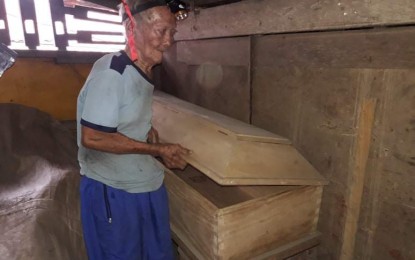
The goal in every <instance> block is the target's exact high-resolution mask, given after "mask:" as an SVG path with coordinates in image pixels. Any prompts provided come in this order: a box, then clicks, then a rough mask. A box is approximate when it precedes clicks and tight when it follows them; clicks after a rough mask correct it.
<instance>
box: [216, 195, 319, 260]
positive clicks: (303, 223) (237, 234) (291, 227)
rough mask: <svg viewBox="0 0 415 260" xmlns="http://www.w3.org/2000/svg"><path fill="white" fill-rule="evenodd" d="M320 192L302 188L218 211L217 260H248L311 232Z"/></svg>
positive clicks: (316, 215)
mask: <svg viewBox="0 0 415 260" xmlns="http://www.w3.org/2000/svg"><path fill="white" fill-rule="evenodd" d="M321 192H322V190H321V187H319V188H317V189H316V187H303V188H302V189H296V190H293V191H289V192H286V193H284V194H281V195H280V196H272V197H271V196H268V197H262V198H258V200H257V202H254V201H252V202H251V203H245V204H239V205H235V206H233V207H229V208H226V209H222V210H221V211H220V213H219V223H218V224H219V226H218V230H219V234H220V236H219V238H218V242H219V251H220V252H222V253H221V254H220V255H221V258H220V259H249V258H250V257H252V256H255V255H258V253H259V252H261V251H264V248H277V247H278V246H282V245H284V244H285V243H289V242H290V241H294V240H296V239H298V238H300V237H301V236H303V235H304V234H310V233H313V232H315V231H316V230H315V224H316V221H317V218H318V208H319V205H320V197H321ZM310 216H314V217H310ZM241 223H243V225H241ZM253 234H255V235H253ZM225 241H226V242H227V243H226V244H224V243H225ZM229 241H234V242H233V243H231V244H230V243H229Z"/></svg>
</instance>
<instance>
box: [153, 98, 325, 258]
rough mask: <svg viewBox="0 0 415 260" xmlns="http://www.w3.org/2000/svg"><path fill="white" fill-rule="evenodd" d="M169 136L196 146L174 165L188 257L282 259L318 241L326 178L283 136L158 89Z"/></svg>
mask: <svg viewBox="0 0 415 260" xmlns="http://www.w3.org/2000/svg"><path fill="white" fill-rule="evenodd" d="M153 113H154V114H153V125H154V127H155V128H156V129H157V130H158V131H159V135H160V138H161V140H162V141H163V142H169V143H179V144H181V145H183V146H184V147H187V148H189V149H190V150H192V154H191V155H189V156H188V157H187V158H186V160H187V162H188V163H189V164H190V166H188V167H187V168H186V169H185V170H184V171H175V172H172V171H168V170H167V174H166V178H165V183H166V187H167V190H168V193H169V202H170V219H171V228H172V232H173V238H174V240H175V241H176V242H177V244H178V246H179V252H180V255H181V258H182V259H270V257H272V258H273V259H276V258H277V259H279V258H284V257H289V256H291V255H293V254H295V253H298V252H300V251H303V250H305V249H307V248H310V247H312V246H314V245H316V244H317V243H318V238H319V233H318V231H317V221H318V217H319V209H320V202H321V196H322V188H323V185H324V184H326V181H325V180H324V178H323V177H322V176H321V175H320V174H319V173H318V172H317V171H316V170H315V169H314V168H313V167H312V166H311V164H310V163H309V162H307V160H305V159H304V158H303V157H302V156H301V155H300V154H299V153H298V151H297V150H296V149H295V148H294V147H293V146H292V144H291V142H290V141H289V140H288V139H286V138H283V137H281V136H278V135H275V134H273V133H270V132H267V131H265V130H262V129H259V128H257V127H254V126H252V125H249V124H246V123H243V122H240V121H238V120H235V119H232V118H229V117H226V116H224V115H221V114H218V113H215V112H212V111H209V110H206V109H203V108H201V107H199V106H196V105H193V104H190V103H187V102H185V101H182V100H180V99H177V98H175V97H172V96H169V95H167V94H164V93H161V92H156V93H155V95H154V102H153Z"/></svg>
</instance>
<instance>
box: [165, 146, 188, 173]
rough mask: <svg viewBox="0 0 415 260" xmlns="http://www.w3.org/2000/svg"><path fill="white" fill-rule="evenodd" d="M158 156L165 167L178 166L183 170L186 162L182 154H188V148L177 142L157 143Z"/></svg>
mask: <svg viewBox="0 0 415 260" xmlns="http://www.w3.org/2000/svg"><path fill="white" fill-rule="evenodd" d="M159 145H160V150H159V151H160V157H161V158H162V159H163V162H164V164H165V165H166V167H167V168H169V169H173V168H178V169H181V170H183V169H184V168H185V167H186V165H187V162H186V161H185V160H184V159H183V157H184V156H186V155H189V154H190V153H191V152H190V150H189V149H186V148H184V147H182V146H181V145H179V144H159Z"/></svg>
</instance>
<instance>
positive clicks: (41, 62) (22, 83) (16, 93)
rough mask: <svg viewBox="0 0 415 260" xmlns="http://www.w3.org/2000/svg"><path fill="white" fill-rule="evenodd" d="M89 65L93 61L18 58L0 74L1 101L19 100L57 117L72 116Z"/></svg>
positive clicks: (70, 117) (59, 118)
mask: <svg viewBox="0 0 415 260" xmlns="http://www.w3.org/2000/svg"><path fill="white" fill-rule="evenodd" d="M91 68H92V64H59V65H58V64H56V63H55V62H54V61H53V59H46V58H42V59H39V58H38V59H35V58H33V59H29V58H18V59H17V60H16V63H15V64H14V65H13V67H11V68H10V69H9V70H7V71H6V72H5V73H4V74H3V76H2V77H1V78H0V103H17V104H22V105H26V106H30V107H35V108H37V109H39V110H42V111H44V112H47V113H49V114H51V115H52V116H54V117H55V118H57V119H58V120H75V119H76V99H77V97H78V93H79V90H80V89H81V87H82V85H83V84H84V82H85V80H86V78H87V76H88V74H89V71H90V70H91Z"/></svg>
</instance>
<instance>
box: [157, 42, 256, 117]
mask: <svg viewBox="0 0 415 260" xmlns="http://www.w3.org/2000/svg"><path fill="white" fill-rule="evenodd" d="M249 46H250V41H249V38H248V37H244V38H237V39H225V40H224V41H211V40H209V41H206V40H203V41H195V42H191V43H177V46H176V45H175V46H173V47H172V48H170V49H169V51H168V52H167V53H165V56H164V61H163V64H162V78H163V84H162V90H163V91H165V92H167V93H169V94H173V95H175V96H177V97H179V98H181V99H183V100H186V101H190V102H192V103H194V104H197V105H200V106H202V107H205V108H208V109H210V110H213V111H216V112H219V113H221V114H224V115H227V116H231V117H233V118H236V119H239V120H241V121H244V122H249V120H250V87H249V81H250V79H249V77H250V75H249V74H250V72H249V64H248V63H247V62H248V61H249V59H250V47H249ZM176 48H177V49H176ZM230 96H232V97H233V98H229V97H230Z"/></svg>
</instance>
